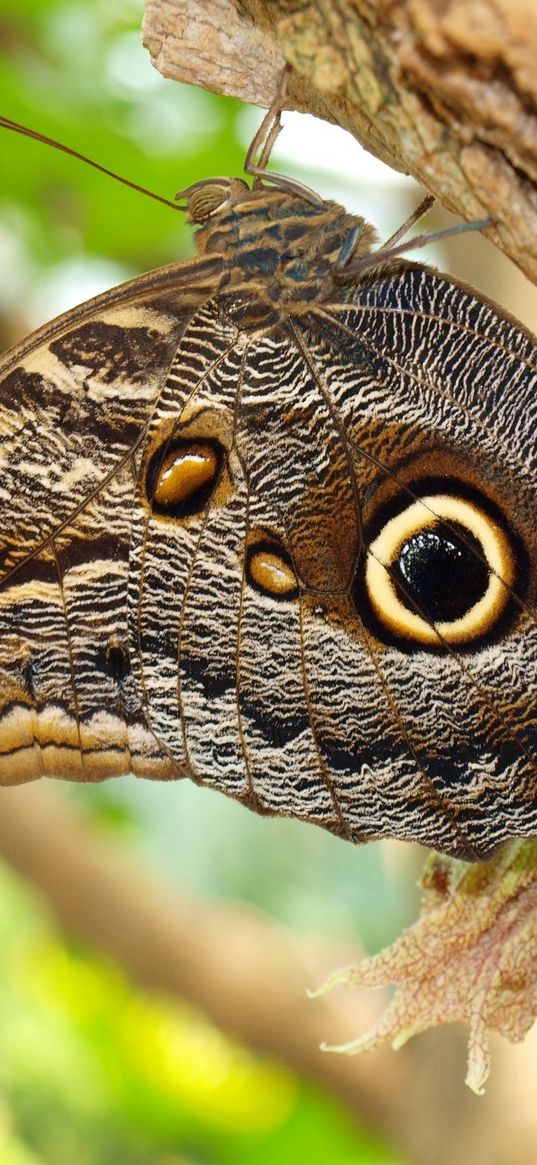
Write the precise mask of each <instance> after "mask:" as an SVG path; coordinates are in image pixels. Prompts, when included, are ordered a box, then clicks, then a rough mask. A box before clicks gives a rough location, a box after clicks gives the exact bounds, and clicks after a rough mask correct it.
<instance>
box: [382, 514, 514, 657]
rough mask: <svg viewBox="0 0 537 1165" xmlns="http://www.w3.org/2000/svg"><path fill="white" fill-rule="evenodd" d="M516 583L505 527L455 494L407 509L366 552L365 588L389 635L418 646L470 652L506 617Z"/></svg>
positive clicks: (397, 515)
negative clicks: (463, 648) (463, 649)
mask: <svg viewBox="0 0 537 1165" xmlns="http://www.w3.org/2000/svg"><path fill="white" fill-rule="evenodd" d="M515 578H516V555H515V551H514V547H513V544H512V541H511V539H510V537H509V534H508V532H507V530H506V528H505V527H504V526H503V525H502V524H500V522H499V521H497V520H496V519H495V517H493V516H492V515H491V514H490V513H489V512H488V510H487V508H485V507H483V508H482V507H481V506H480V505H479V504H477V503H476V502H475V501H470V500H468V499H466V498H465V497H461V496H457V495H456V494H451V493H438V494H429V495H425V496H424V497H422V498H419V499H417V500H416V501H413V502H410V503H409V504H406V505H405V506H404V508H402V509H401V510H400V511H399V513H396V514H395V516H393V517H392V518H390V519H389V520H388V521H387V522H386V523H385V524H384V525H383V526H382V528H381V529H380V530H379V532H378V533H377V535H376V537H374V538H373V539H372V541H371V543H370V545H369V547H368V551H367V555H366V559H365V567H364V571H363V587H364V590H365V594H366V598H367V601H368V603H369V605H370V608H371V610H372V612H373V614H374V616H375V618H376V620H377V621H378V623H379V625H380V626H382V627H384V628H385V629H386V630H387V631H388V633H389V634H390V635H391V636H392V637H393V638H395V639H396V640H399V641H401V640H402V641H406V642H407V643H412V644H414V645H416V646H419V647H426V648H427V647H428V648H436V649H438V648H440V647H442V646H445V647H447V648H448V649H449V648H456V647H465V646H471V645H472V644H474V643H475V642H476V641H478V640H482V639H483V638H484V637H486V636H488V635H490V634H491V633H492V632H493V630H494V628H495V627H496V625H497V624H498V623H499V621H500V619H501V618H502V616H503V615H504V614H505V612H506V610H507V607H508V605H509V602H510V599H511V592H512V588H513V585H514V583H515Z"/></svg>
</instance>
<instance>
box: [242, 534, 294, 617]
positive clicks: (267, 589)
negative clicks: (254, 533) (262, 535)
mask: <svg viewBox="0 0 537 1165" xmlns="http://www.w3.org/2000/svg"><path fill="white" fill-rule="evenodd" d="M246 579H247V582H248V583H249V584H250V586H252V587H253V588H254V590H256V591H259V592H260V593H261V594H262V595H267V596H268V597H269V598H271V599H277V600H284V601H288V602H289V601H290V600H291V599H296V598H297V597H298V593H299V585H298V579H297V576H296V573H295V570H294V567H293V564H292V561H291V558H290V556H289V554H288V553H287V551H286V550H285V549H284V547H283V546H282V545H281V543H279V542H272V541H270V540H269V539H263V540H261V541H255V542H251V543H250V545H249V547H248V549H247V551H246Z"/></svg>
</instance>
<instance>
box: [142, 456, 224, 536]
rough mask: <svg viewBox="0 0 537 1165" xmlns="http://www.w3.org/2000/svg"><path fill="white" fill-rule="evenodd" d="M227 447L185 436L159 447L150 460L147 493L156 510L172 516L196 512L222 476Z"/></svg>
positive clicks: (153, 508)
mask: <svg viewBox="0 0 537 1165" xmlns="http://www.w3.org/2000/svg"><path fill="white" fill-rule="evenodd" d="M223 459H224V450H223V448H222V446H221V445H220V443H219V442H218V441H209V440H196V439H193V438H185V439H182V440H175V441H173V442H171V443H170V444H169V445H168V447H167V448H166V452H165V453H164V455H163V452H162V449H157V450H156V452H155V453H154V454H153V456H152V458H151V461H150V463H149V468H148V471H147V477H146V492H147V498H148V501H149V504H150V506H151V508H152V510H154V511H155V512H156V513H158V514H165V515H166V516H167V517H169V518H186V517H188V516H190V515H191V514H197V513H198V512H199V511H200V510H202V509H203V507H204V505H205V504H206V502H207V501H208V500H209V498H210V496H211V494H212V492H213V490H214V488H215V486H216V484H217V482H218V478H219V475H220V470H221V467H222V463H223Z"/></svg>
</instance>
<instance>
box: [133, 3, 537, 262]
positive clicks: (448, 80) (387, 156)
mask: <svg viewBox="0 0 537 1165" xmlns="http://www.w3.org/2000/svg"><path fill="white" fill-rule="evenodd" d="M144 39H145V44H146V46H147V47H148V49H149V51H150V53H151V56H152V58H153V61H154V63H155V65H156V67H157V68H158V69H159V70H160V72H161V73H163V74H164V75H165V76H167V77H173V78H175V79H176V80H181V81H188V82H190V83H192V84H196V85H201V86H204V87H206V88H209V89H214V90H215V91H217V92H220V93H226V94H230V95H231V94H232V95H234V96H237V97H241V98H242V99H243V100H244V101H250V102H254V103H257V104H260V105H263V106H268V105H269V104H270V102H271V100H272V99H273V97H274V94H275V92H276V90H277V84H278V78H279V76H280V73H281V70H282V67H283V65H284V63H285V61H288V62H289V63H290V64H292V65H293V69H294V73H293V77H292V80H291V86H290V94H289V99H288V101H287V105H288V108H296V109H301V110H307V111H309V112H311V113H314V114H317V115H318V116H320V117H325V118H327V119H328V120H331V121H334V122H336V123H338V124H339V125H342V126H344V128H346V129H349V130H350V131H351V132H352V133H353V134H354V135H355V137H357V138H358V140H359V141H360V142H362V143H363V145H365V146H366V147H367V149H369V150H370V151H371V152H372V153H374V154H376V155H377V156H378V157H380V158H382V159H383V160H384V161H387V162H388V163H389V164H390V165H391V166H393V167H394V168H395V169H397V170H401V171H403V172H408V173H410V174H413V175H414V177H415V178H417V180H418V181H419V182H421V183H422V184H423V185H424V186H425V187H426V188H427V189H428V190H430V191H431V192H432V193H433V194H434V195H435V196H436V197H437V198H438V200H439V201H440V202H441V203H442V204H443V205H444V206H446V207H447V208H448V209H449V210H452V211H454V212H455V213H457V214H459V215H460V216H461V217H462V218H465V219H478V218H483V217H487V216H490V217H491V218H492V219H493V220H494V223H495V224H496V225H495V227H494V228H491V229H490V230H489V231H488V232H487V233H488V234H489V236H490V237H491V238H492V239H493V241H494V242H496V243H497V245H498V246H499V247H500V248H501V249H502V250H504V251H505V252H506V253H507V254H508V255H510V257H511V258H512V259H513V260H514V261H515V262H516V263H517V264H518V265H519V266H520V268H521V269H522V270H523V271H525V273H526V274H527V275H528V276H529V277H530V278H532V279H533V280H534V281H535V282H537V189H536V183H537V117H536V107H537V70H536V69H535V60H536V56H537V11H536V9H535V5H534V3H533V0H517V3H516V4H513V2H512V0H442V2H441V3H438V0H311V2H307V0H146V16H145V25H144Z"/></svg>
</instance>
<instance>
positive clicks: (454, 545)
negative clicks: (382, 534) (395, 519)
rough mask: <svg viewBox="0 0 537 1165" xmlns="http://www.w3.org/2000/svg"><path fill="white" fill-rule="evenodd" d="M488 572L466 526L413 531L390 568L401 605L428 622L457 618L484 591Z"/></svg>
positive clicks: (475, 601)
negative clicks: (458, 528)
mask: <svg viewBox="0 0 537 1165" xmlns="http://www.w3.org/2000/svg"><path fill="white" fill-rule="evenodd" d="M488 580H489V571H488V568H487V566H486V564H485V563H484V561H483V550H482V548H481V546H480V545H479V542H478V541H477V539H476V538H474V537H473V535H472V534H470V532H469V531H468V530H464V531H461V537H460V538H459V537H458V535H457V533H456V532H455V531H453V530H451V529H450V530H448V531H439V530H435V529H434V528H431V529H429V530H421V531H420V532H419V533H417V534H413V535H412V537H410V538H409V539H408V541H407V542H405V543H404V545H403V546H402V548H401V550H400V552H399V557H398V559H397V563H396V564H395V566H394V581H395V589H396V591H397V596H398V598H399V600H400V602H401V603H403V605H404V606H405V607H407V608H409V609H410V610H414V611H415V612H416V614H418V615H421V616H424V617H425V618H428V619H430V620H431V622H435V623H439V622H448V623H451V622H454V621H455V620H456V619H461V618H462V617H463V615H466V613H467V612H468V611H470V610H471V609H472V607H473V606H475V604H476V603H477V602H478V601H479V599H480V598H482V596H483V595H484V594H485V591H486V589H487V586H488Z"/></svg>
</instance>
